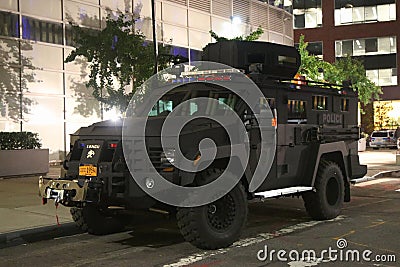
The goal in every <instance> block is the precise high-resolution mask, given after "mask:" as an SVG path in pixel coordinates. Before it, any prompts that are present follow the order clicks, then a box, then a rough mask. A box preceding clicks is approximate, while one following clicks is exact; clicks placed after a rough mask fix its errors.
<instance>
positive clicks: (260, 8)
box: [250, 2, 268, 29]
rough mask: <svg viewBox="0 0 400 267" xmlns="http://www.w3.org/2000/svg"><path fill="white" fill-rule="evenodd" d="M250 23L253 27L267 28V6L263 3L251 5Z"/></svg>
mask: <svg viewBox="0 0 400 267" xmlns="http://www.w3.org/2000/svg"><path fill="white" fill-rule="evenodd" d="M250 23H251V24H253V25H254V26H256V27H258V26H261V27H263V28H264V29H267V28H268V6H267V5H266V4H263V3H257V2H252V3H251V16H250Z"/></svg>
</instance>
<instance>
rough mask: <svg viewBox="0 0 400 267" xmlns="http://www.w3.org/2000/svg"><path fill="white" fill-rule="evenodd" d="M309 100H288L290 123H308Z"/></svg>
mask: <svg viewBox="0 0 400 267" xmlns="http://www.w3.org/2000/svg"><path fill="white" fill-rule="evenodd" d="M306 107H307V102H306V101H302V100H288V123H298V124H300V123H307V113H306V110H307V109H306Z"/></svg>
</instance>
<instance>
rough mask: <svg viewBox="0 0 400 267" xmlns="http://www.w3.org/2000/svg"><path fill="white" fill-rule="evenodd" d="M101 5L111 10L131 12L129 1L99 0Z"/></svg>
mask: <svg viewBox="0 0 400 267" xmlns="http://www.w3.org/2000/svg"><path fill="white" fill-rule="evenodd" d="M101 5H102V6H103V7H107V8H110V9H112V10H120V11H128V12H132V6H131V1H120V0H101Z"/></svg>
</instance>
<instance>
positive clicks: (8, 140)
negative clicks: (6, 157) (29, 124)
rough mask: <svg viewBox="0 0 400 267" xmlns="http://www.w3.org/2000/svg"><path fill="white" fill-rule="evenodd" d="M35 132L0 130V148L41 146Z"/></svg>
mask: <svg viewBox="0 0 400 267" xmlns="http://www.w3.org/2000/svg"><path fill="white" fill-rule="evenodd" d="M41 147H42V144H41V143H40V140H39V137H38V134H37V133H31V132H0V150H12V149H36V148H41Z"/></svg>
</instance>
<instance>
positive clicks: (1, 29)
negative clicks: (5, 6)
mask: <svg viewBox="0 0 400 267" xmlns="http://www.w3.org/2000/svg"><path fill="white" fill-rule="evenodd" d="M0 35H3V36H12V37H19V20H18V15H17V14H13V13H10V12H3V11H0Z"/></svg>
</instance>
